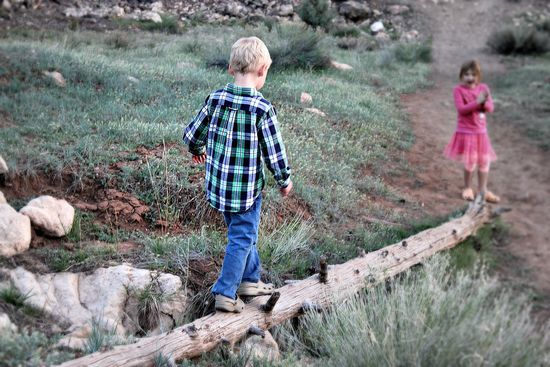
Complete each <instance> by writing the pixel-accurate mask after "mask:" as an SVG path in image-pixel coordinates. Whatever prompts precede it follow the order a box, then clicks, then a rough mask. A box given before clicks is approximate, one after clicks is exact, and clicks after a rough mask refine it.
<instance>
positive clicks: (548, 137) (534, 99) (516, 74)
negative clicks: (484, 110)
mask: <svg viewBox="0 0 550 367" xmlns="http://www.w3.org/2000/svg"><path fill="white" fill-rule="evenodd" d="M549 81H550V57H549V56H545V57H541V58H539V59H537V60H536V61H534V62H533V63H529V64H527V65H524V66H520V67H518V68H516V69H513V70H511V71H509V72H508V73H506V74H505V75H502V76H500V77H499V78H497V79H495V80H494V81H491V82H492V85H491V86H492V88H493V94H494V96H495V98H496V106H495V118H496V119H497V118H498V120H499V121H502V123H506V124H510V125H512V126H514V127H516V128H517V130H518V131H519V132H522V133H524V134H526V136H528V137H529V138H530V139H532V141H533V142H534V143H535V144H537V145H538V146H540V147H541V148H542V149H544V150H546V151H548V150H550V119H549V117H548V116H549V115H550V107H549V105H548V100H550V83H549ZM494 128H495V129H496V128H498V127H497V126H495V127H494Z"/></svg>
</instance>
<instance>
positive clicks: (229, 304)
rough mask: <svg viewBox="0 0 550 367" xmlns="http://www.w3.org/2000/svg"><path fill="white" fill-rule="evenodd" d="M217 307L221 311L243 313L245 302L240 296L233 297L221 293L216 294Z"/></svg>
mask: <svg viewBox="0 0 550 367" xmlns="http://www.w3.org/2000/svg"><path fill="white" fill-rule="evenodd" d="M215 307H216V310H219V311H226V312H236V313H241V312H242V311H243V310H244V302H243V301H242V300H241V299H240V298H239V297H237V299H231V298H229V297H226V296H223V295H221V294H216V303H215Z"/></svg>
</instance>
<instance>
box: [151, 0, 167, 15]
mask: <svg viewBox="0 0 550 367" xmlns="http://www.w3.org/2000/svg"><path fill="white" fill-rule="evenodd" d="M149 7H150V9H151V11H154V12H155V13H162V12H164V4H162V1H155V2H154V3H152V4H151V5H150V6H149Z"/></svg>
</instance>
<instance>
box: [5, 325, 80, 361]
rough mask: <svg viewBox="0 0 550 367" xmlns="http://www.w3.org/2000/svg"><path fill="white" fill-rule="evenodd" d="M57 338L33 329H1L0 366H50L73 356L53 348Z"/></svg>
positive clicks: (73, 356)
mask: <svg viewBox="0 0 550 367" xmlns="http://www.w3.org/2000/svg"><path fill="white" fill-rule="evenodd" d="M57 339H58V338H54V339H53V340H52V339H51V338H48V337H47V336H46V335H45V334H43V333H41V332H38V331H33V332H27V331H23V332H21V333H14V332H12V331H8V330H3V331H2V332H1V333H0V367H13V366H28V367H39V366H44V365H47V366H50V365H56V364H60V363H63V362H65V361H68V360H70V359H73V358H75V355H74V353H71V352H68V351H59V350H53V348H52V345H53V344H54V343H55V342H56V341H57Z"/></svg>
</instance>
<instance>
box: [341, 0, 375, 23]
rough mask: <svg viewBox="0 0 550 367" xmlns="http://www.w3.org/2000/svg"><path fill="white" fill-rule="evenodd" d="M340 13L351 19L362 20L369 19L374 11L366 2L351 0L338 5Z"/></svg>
mask: <svg viewBox="0 0 550 367" xmlns="http://www.w3.org/2000/svg"><path fill="white" fill-rule="evenodd" d="M338 13H340V15H342V16H344V17H346V18H348V19H350V20H353V21H361V20H364V19H367V18H368V17H369V16H370V15H371V13H372V11H371V9H370V8H369V6H368V5H367V4H365V3H362V2H359V1H355V0H349V1H345V2H343V3H341V4H340V5H339V6H338Z"/></svg>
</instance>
